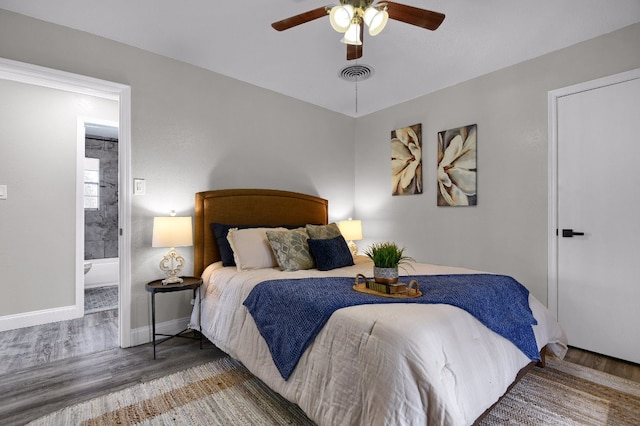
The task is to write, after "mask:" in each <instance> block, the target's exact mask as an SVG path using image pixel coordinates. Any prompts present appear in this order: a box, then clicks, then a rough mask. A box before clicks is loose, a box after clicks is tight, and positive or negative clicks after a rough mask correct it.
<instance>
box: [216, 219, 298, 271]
mask: <svg viewBox="0 0 640 426" xmlns="http://www.w3.org/2000/svg"><path fill="white" fill-rule="evenodd" d="M267 230H269V231H276V230H277V231H284V230H286V229H285V228H247V229H237V228H231V229H229V233H228V234H227V240H228V241H229V245H230V246H231V250H233V259H234V260H235V262H236V266H237V268H238V271H247V270H250V269H263V268H273V267H276V266H278V260H277V259H276V257H275V255H274V254H273V250H272V249H271V245H270V244H269V240H268V239H267Z"/></svg>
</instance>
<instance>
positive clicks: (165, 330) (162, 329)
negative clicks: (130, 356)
mask: <svg viewBox="0 0 640 426" xmlns="http://www.w3.org/2000/svg"><path fill="white" fill-rule="evenodd" d="M190 319H191V318H190V317H185V318H178V319H175V320H171V321H165V322H161V323H158V324H156V333H162V334H176V333H178V332H180V331H182V330H184V329H186V328H187V325H188V324H189V320H190ZM152 340H153V339H152V338H151V324H149V325H147V326H144V327H139V328H134V329H132V330H131V346H138V345H144V344H145V343H149V342H151V341H152Z"/></svg>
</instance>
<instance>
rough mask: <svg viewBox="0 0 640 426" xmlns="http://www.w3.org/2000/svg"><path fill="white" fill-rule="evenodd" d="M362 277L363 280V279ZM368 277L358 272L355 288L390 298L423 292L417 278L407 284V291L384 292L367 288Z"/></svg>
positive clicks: (418, 295) (407, 297)
mask: <svg viewBox="0 0 640 426" xmlns="http://www.w3.org/2000/svg"><path fill="white" fill-rule="evenodd" d="M361 279H362V280H361ZM366 281H367V279H366V277H365V276H364V275H362V274H358V275H357V276H356V282H355V284H354V285H353V289H354V290H355V291H357V292H360V293H366V294H372V295H374V296H381V297H388V298H390V299H411V298H415V297H420V296H422V292H421V291H420V288H419V286H418V282H417V281H416V280H411V281H410V282H409V284H408V285H407V291H406V292H404V293H393V294H388V293H383V292H381V291H376V290H373V289H370V288H367V283H366Z"/></svg>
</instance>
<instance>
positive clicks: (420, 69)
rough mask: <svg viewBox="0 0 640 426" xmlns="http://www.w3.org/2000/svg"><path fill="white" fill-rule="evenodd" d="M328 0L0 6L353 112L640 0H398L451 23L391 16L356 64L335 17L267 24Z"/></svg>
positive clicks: (516, 58) (409, 95) (635, 13)
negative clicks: (357, 73) (355, 70)
mask: <svg viewBox="0 0 640 426" xmlns="http://www.w3.org/2000/svg"><path fill="white" fill-rule="evenodd" d="M324 1H326V0H244V1H227V2H220V1H212V0H183V1H177V0H135V1H132V0H109V1H105V0H55V1H51V0H0V8H3V9H7V10H11V11H14V12H17V13H21V14H24V15H28V16H32V17H35V18H38V19H42V20H45V21H49V22H53V23H57V24H60V25H64V26H67V27H71V28H75V29H78V30H82V31H87V32H90V33H93V34H97V35H100V36H103V37H106V38H109V39H112V40H116V41H119V42H122V43H126V44H129V45H131V46H136V47H139V48H141V49H144V50H148V51H151V52H155V53H158V54H161V55H164V56H168V57H171V58H174V59H177V60H180V61H184V62H187V63H191V64H194V65H197V66H200V67H203V68H207V69H210V70H212V71H215V72H217V73H220V74H223V75H226V76H229V77H233V78H235V79H238V80H242V81H245V82H248V83H251V84H254V85H256V86H260V87H263V88H266V89H269V90H273V91H275V92H279V93H282V94H284V95H288V96H291V97H293V98H297V99H300V100H302V101H305V102H309V103H312V104H315V105H318V106H321V107H323V108H326V109H329V110H332V111H336V112H339V113H342V114H345V115H348V116H353V117H359V116H362V115H366V114H369V113H371V112H375V111H378V110H381V109H384V108H387V107H389V106H392V105H395V104H398V103H401V102H404V101H407V100H410V99H413V98H416V97H419V96H422V95H425V94H427V93H430V92H433V91H435V90H438V89H441V88H444V87H448V86H451V85H454V84H456V83H459V82H462V81H465V80H468V79H471V78H474V77H477V76H479V75H482V74H486V73H488V72H491V71H494V70H497V69H500V68H504V67H507V66H509V65H512V64H515V63H518V62H522V61H524V60H527V59H530V58H534V57H537V56H540V55H542V54H545V53H548V52H551V51H554V50H558V49H561V48H563V47H566V46H570V45H572V44H575V43H578V42H580V41H583V40H588V39H590V38H594V37H597V36H599V35H601V34H605V33H609V32H611V31H614V30H616V29H619V28H622V27H625V26H627V25H630V24H633V23H636V22H640V0H606V1H605V0H535V1H533V0H530V1H524V0H484V1H480V0H447V1H438V0H406V1H403V0H397V1H398V2H400V3H404V4H407V5H411V6H415V7H420V8H423V9H430V10H434V11H438V12H441V13H444V14H445V15H446V18H445V20H444V22H443V23H442V25H441V26H440V28H439V29H438V30H437V31H433V32H432V31H428V30H424V29H422V28H418V27H415V26H412V25H407V24H404V23H402V22H398V21H392V20H390V21H389V23H388V25H387V27H386V28H385V29H384V31H383V32H382V33H381V34H380V35H378V36H376V37H368V35H365V40H364V55H363V57H362V58H360V59H359V60H357V61H347V60H346V48H345V45H344V44H342V43H340V38H341V34H338V33H337V32H335V31H334V30H333V29H332V28H331V26H330V25H329V19H328V18H320V19H317V20H315V21H312V22H309V23H306V24H303V25H300V26H298V27H294V28H292V29H289V30H286V31H284V32H277V31H275V30H274V29H272V28H271V25H270V24H271V23H272V22H274V21H278V20H280V19H283V18H287V17H289V16H292V15H297V14H299V13H302V12H305V11H308V10H311V9H315V8H317V7H320V6H324V5H326V4H330V3H325V2H324ZM333 3H334V4H336V3H338V1H337V0H334V1H333ZM638 42H639V43H638V44H639V49H640V40H639V41H638ZM355 63H358V64H365V65H368V66H370V67H372V68H373V69H374V75H373V76H372V77H371V78H370V79H368V80H366V81H360V82H358V83H357V87H356V83H353V82H346V81H343V80H341V79H340V78H339V77H338V75H339V73H340V71H341V69H342V68H344V67H345V66H347V65H352V64H355ZM356 94H357V111H356Z"/></svg>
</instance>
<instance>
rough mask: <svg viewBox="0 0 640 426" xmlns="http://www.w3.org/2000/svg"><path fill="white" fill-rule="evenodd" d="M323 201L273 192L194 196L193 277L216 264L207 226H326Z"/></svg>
mask: <svg viewBox="0 0 640 426" xmlns="http://www.w3.org/2000/svg"><path fill="white" fill-rule="evenodd" d="M328 220H329V202H328V201H327V200H325V199H324V198H319V197H315V196H313V195H307V194H299V193H296V192H288V191H278V190H273V189H222V190H216V191H205V192H198V193H196V206H195V231H194V247H193V255H194V261H193V262H194V265H193V272H194V273H193V275H194V276H196V277H199V276H200V275H202V272H203V271H204V269H205V268H206V267H207V266H209V265H210V264H212V263H213V262H216V261H218V260H220V253H218V246H217V245H216V243H215V240H214V238H213V232H212V231H211V224H212V223H214V222H216V223H224V224H227V225H265V226H279V225H289V226H304V225H306V224H307V223H313V224H326V223H327V222H328Z"/></svg>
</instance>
